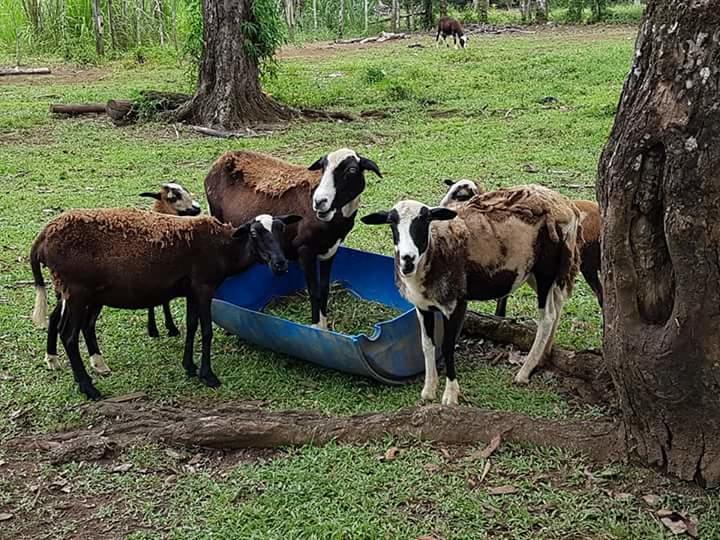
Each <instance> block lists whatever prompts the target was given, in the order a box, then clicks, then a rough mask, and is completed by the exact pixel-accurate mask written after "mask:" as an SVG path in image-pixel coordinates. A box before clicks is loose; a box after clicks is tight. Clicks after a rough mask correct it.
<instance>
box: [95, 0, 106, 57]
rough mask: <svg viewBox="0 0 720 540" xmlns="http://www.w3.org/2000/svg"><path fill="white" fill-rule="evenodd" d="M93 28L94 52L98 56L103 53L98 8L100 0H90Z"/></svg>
mask: <svg viewBox="0 0 720 540" xmlns="http://www.w3.org/2000/svg"><path fill="white" fill-rule="evenodd" d="M92 18H93V29H94V31H95V52H97V54H98V56H103V55H104V54H105V45H104V43H103V16H102V11H101V10H100V0H92Z"/></svg>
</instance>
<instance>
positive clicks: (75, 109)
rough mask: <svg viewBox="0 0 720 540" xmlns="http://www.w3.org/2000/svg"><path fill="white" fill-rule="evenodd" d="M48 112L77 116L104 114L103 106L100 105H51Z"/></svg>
mask: <svg viewBox="0 0 720 540" xmlns="http://www.w3.org/2000/svg"><path fill="white" fill-rule="evenodd" d="M50 112H51V113H53V114H65V115H68V116H77V115H81V114H105V112H106V110H105V105H103V104H102V103H52V104H50Z"/></svg>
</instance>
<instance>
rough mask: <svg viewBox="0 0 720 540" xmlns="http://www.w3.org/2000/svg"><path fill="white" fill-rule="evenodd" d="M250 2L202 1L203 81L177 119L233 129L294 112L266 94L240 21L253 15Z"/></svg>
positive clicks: (271, 120) (235, 0)
mask: <svg viewBox="0 0 720 540" xmlns="http://www.w3.org/2000/svg"><path fill="white" fill-rule="evenodd" d="M251 1H252V0H224V1H223V2H217V1H214V0H204V2H203V15H204V33H203V38H204V42H205V47H204V50H203V57H202V62H201V66H200V82H199V85H198V90H197V93H196V94H195V96H194V97H193V99H192V100H191V101H190V102H189V103H188V104H187V105H186V106H184V107H182V108H181V110H179V111H178V119H180V120H183V121H186V122H191V123H193V124H201V125H205V126H209V127H215V128H221V129H228V130H232V129H235V128H238V127H243V126H248V125H255V124H258V123H273V122H279V121H282V120H287V119H289V118H290V117H292V116H293V111H292V110H291V109H288V108H286V107H283V106H282V105H280V104H278V103H277V102H275V101H274V100H272V99H271V98H269V97H268V96H266V95H265V94H263V92H262V89H261V87H260V71H259V69H258V63H257V60H256V59H255V58H254V57H253V56H252V55H251V54H250V53H249V52H248V51H247V50H246V49H245V47H244V42H245V36H244V35H243V31H242V28H243V24H242V23H243V22H247V21H249V20H250V19H251V17H252V12H251Z"/></svg>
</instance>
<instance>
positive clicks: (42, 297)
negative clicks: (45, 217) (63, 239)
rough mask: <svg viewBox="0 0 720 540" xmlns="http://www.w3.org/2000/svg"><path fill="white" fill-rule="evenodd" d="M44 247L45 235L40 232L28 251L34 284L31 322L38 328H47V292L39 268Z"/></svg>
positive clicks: (40, 268)
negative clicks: (33, 304)
mask: <svg viewBox="0 0 720 540" xmlns="http://www.w3.org/2000/svg"><path fill="white" fill-rule="evenodd" d="M44 247H45V234H44V232H41V233H40V234H39V235H38V237H37V238H36V239H35V241H34V242H33V245H32V248H31V249H30V268H31V269H32V274H33V281H34V282H35V307H34V308H33V312H32V321H33V323H34V324H35V326H37V327H38V328H47V312H48V303H47V291H46V290H45V280H44V279H43V275H42V266H41V264H42V262H43V261H42V257H43V253H42V252H43V248H44Z"/></svg>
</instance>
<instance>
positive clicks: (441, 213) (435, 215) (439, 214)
mask: <svg viewBox="0 0 720 540" xmlns="http://www.w3.org/2000/svg"><path fill="white" fill-rule="evenodd" d="M455 216H457V212H455V210H450V209H449V208H442V207H438V208H431V209H430V221H447V220H448V219H453V218H454V217H455Z"/></svg>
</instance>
